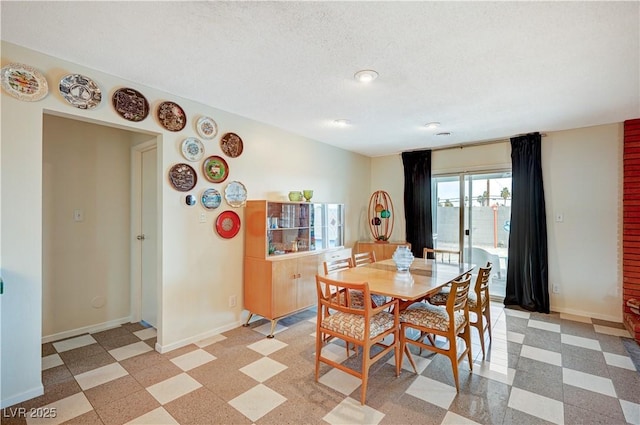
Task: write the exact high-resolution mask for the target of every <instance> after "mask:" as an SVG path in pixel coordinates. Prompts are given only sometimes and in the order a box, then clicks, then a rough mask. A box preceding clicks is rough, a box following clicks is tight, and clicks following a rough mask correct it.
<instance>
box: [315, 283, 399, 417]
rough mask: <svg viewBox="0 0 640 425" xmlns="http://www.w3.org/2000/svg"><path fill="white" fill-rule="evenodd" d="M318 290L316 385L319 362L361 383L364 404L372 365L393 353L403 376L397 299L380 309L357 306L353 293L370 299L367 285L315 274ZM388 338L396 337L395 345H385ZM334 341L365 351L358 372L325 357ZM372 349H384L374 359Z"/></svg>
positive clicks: (376, 351) (393, 343)
mask: <svg viewBox="0 0 640 425" xmlns="http://www.w3.org/2000/svg"><path fill="white" fill-rule="evenodd" d="M316 288H317V292H318V318H317V321H316V364H315V366H316V371H315V372H316V382H318V378H319V376H320V363H325V364H328V365H329V366H332V367H334V368H337V369H340V370H341V371H343V372H346V373H348V374H350V375H352V376H355V377H356V378H359V379H360V380H361V381H362V389H361V391H360V403H361V404H363V405H364V404H365V401H366V396H367V382H368V379H369V368H370V367H371V365H373V364H374V363H375V362H377V361H378V360H380V359H381V358H383V357H384V356H386V355H387V353H389V352H391V351H393V352H394V354H395V366H396V376H399V375H400V362H401V356H400V352H399V343H400V339H399V329H400V325H399V313H398V300H392V301H389V302H388V303H385V304H383V305H381V306H377V307H373V306H372V305H371V304H369V303H367V304H365V305H364V306H354V305H353V304H352V303H351V299H352V298H351V297H350V293H351V292H352V291H359V292H361V293H363V294H364V296H365V297H370V296H371V293H370V292H369V284H368V283H367V282H358V283H354V282H342V281H338V280H333V279H330V278H327V277H325V276H320V275H316ZM336 294H339V296H336ZM389 308H392V310H393V312H389V311H387V310H388V309H389ZM389 335H393V342H392V343H387V342H384V341H383V339H385V338H386V337H387V336H389ZM333 338H338V339H341V340H343V341H344V342H345V344H346V345H347V346H348V345H349V344H354V345H356V346H359V347H361V348H362V349H361V350H360V351H361V352H362V367H361V369H360V370H359V371H358V370H355V369H352V368H350V367H348V366H346V365H343V364H341V363H338V362H336V361H335V360H333V359H332V358H331V357H324V356H323V354H322V349H323V347H324V346H325V344H326V343H327V341H328V339H333ZM373 347H378V348H381V350H380V351H378V350H377V349H376V350H375V354H374V355H373V356H372V355H371V354H372V353H371V349H372V348H373Z"/></svg>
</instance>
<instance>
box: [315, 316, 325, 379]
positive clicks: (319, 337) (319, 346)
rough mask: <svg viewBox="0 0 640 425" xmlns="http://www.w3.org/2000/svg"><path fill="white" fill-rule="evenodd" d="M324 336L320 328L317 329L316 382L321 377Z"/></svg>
mask: <svg viewBox="0 0 640 425" xmlns="http://www.w3.org/2000/svg"><path fill="white" fill-rule="evenodd" d="M323 338H324V335H323V334H322V332H320V326H318V327H317V329H316V382H318V378H319V376H320V351H321V350H322V343H323Z"/></svg>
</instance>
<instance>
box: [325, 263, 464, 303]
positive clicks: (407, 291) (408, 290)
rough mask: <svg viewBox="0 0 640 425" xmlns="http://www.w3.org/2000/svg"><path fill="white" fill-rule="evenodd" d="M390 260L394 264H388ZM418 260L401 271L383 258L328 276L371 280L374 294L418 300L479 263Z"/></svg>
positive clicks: (370, 283)
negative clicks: (406, 269) (406, 270)
mask: <svg viewBox="0 0 640 425" xmlns="http://www.w3.org/2000/svg"><path fill="white" fill-rule="evenodd" d="M389 261H391V263H390V264H391V265H393V267H388V266H389ZM414 264H415V266H414ZM414 264H412V266H411V267H410V268H409V271H408V272H398V271H397V270H396V267H395V264H394V263H393V260H382V261H377V262H375V263H372V264H369V265H367V266H363V267H351V268H349V269H345V270H340V271H335V272H331V273H329V274H328V275H327V277H328V278H330V279H334V280H341V281H345V282H356V283H357V282H367V283H368V284H369V291H370V292H371V293H372V294H379V295H384V296H387V297H392V298H398V299H401V300H407V301H416V300H420V299H422V298H424V297H426V296H428V295H433V294H435V293H437V292H438V291H439V290H440V288H442V287H443V286H445V285H446V284H448V283H449V282H451V281H452V280H455V279H457V278H459V277H460V276H462V275H463V274H465V273H467V272H470V271H471V270H473V268H474V267H475V265H474V264H468V263H462V264H449V263H442V262H436V261H435V260H427V259H422V258H416V259H415V260H414Z"/></svg>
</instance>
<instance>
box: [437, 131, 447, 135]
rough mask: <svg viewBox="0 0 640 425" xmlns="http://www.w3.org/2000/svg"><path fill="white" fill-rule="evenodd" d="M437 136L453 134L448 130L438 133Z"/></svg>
mask: <svg viewBox="0 0 640 425" xmlns="http://www.w3.org/2000/svg"><path fill="white" fill-rule="evenodd" d="M436 136H451V133H449V132H448V131H444V132H442V133H436Z"/></svg>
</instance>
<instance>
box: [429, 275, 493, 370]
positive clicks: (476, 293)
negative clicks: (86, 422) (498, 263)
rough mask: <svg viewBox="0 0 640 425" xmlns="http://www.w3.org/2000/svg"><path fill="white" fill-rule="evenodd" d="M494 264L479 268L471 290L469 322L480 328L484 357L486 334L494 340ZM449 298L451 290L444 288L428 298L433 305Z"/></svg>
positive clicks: (483, 354)
mask: <svg viewBox="0 0 640 425" xmlns="http://www.w3.org/2000/svg"><path fill="white" fill-rule="evenodd" d="M492 267H493V265H492V264H491V263H487V265H486V266H485V267H480V268H479V269H478V275H477V276H476V282H475V284H474V287H473V290H472V291H469V301H468V304H469V312H470V313H473V314H472V315H470V316H469V317H470V322H469V324H470V325H471V326H473V327H474V328H476V329H477V330H478V334H479V336H480V347H482V358H483V359H484V358H485V344H484V335H485V333H486V332H488V333H489V345H491V342H492V336H491V298H490V296H489V280H490V279H489V278H490V277H491V268H492ZM448 298H449V290H448V289H443V290H441V291H440V292H438V293H437V294H435V295H432V296H431V297H429V298H427V301H429V302H430V303H431V304H433V305H445V304H446V303H447V300H448Z"/></svg>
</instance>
